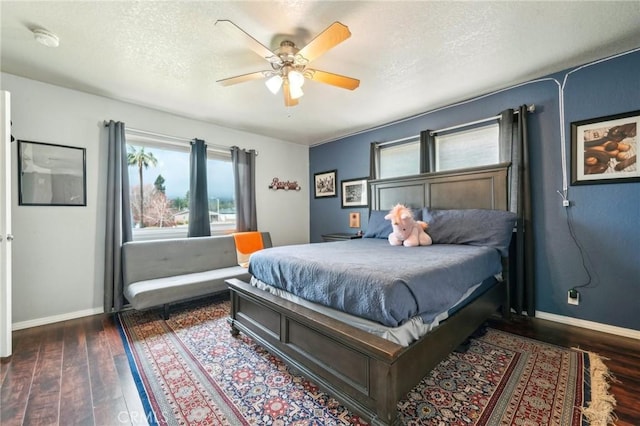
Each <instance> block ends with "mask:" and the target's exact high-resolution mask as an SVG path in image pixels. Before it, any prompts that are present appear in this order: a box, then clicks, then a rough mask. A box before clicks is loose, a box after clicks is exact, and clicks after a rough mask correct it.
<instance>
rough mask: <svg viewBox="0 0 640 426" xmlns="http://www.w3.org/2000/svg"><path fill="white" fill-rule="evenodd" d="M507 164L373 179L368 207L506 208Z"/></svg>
mask: <svg viewBox="0 0 640 426" xmlns="http://www.w3.org/2000/svg"><path fill="white" fill-rule="evenodd" d="M510 164H511V163H502V164H498V165H493V166H491V167H478V168H473V169H464V170H454V171H450V172H436V173H424V174H420V175H414V176H405V177H398V178H389V179H377V180H372V181H369V189H370V196H371V209H372V210H387V209H391V208H392V207H393V206H395V205H396V204H398V203H401V204H404V205H406V206H407V207H415V208H418V207H431V208H433V209H492V210H507V209H508V208H509V200H508V198H509V190H508V188H509V179H508V176H509V166H510Z"/></svg>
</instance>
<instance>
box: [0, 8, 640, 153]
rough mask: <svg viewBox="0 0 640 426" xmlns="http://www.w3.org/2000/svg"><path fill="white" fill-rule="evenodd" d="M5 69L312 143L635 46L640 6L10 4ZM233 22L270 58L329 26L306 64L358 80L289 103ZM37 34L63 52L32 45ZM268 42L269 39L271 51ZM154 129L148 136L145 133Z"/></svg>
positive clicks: (319, 87)
mask: <svg viewBox="0 0 640 426" xmlns="http://www.w3.org/2000/svg"><path fill="white" fill-rule="evenodd" d="M0 8H1V9H0V13H1V23H2V33H1V36H2V39H1V43H2V44H1V53H2V57H1V67H2V71H3V72H7V73H10V74H15V75H18V76H23V77H27V78H31V79H35V80H40V81H44V82H48V83H52V84H56V85H59V86H63V87H68V88H72V89H77V90H81V91H85V92H89V93H93V94H97V95H102V96H106V97H109V98H114V99H118V100H122V101H127V102H131V103H134V104H139V105H143V106H147V107H151V108H155V109H158V110H162V111H167V112H171V113H174V114H177V115H181V116H185V117H189V118H194V119H198V120H203V121H207V122H211V123H215V124H218V125H222V126H226V127H232V128H235V129H240V130H246V131H249V132H252V133H257V134H262V135H266V136H271V137H273V138H276V139H280V140H287V141H291V142H294V143H301V144H307V145H314V144H318V143H322V142H325V141H329V140H333V139H336V138H339V137H341V136H345V135H348V134H353V133H356V132H358V131H362V130H365V129H369V128H371V127H375V126H377V125H381V124H385V123H388V122H391V121H394V120H397V119H401V118H405V117H408V116H412V115H415V114H419V113H422V112H425V111H428V110H431V109H434V108H437V107H440V106H444V105H448V104H451V103H454V102H456V101H460V100H464V99H469V98H472V97H475V96H478V95H481V94H484V93H488V92H491V91H495V90H498V89H502V88H505V87H509V86H512V85H514V84H518V83H521V82H524V81H527V80H531V79H534V78H537V77H540V76H543V75H547V74H550V73H553V72H556V71H560V70H563V69H565V68H570V67H573V66H576V65H580V64H583V63H586V62H589V61H592V60H595V59H600V58H603V57H606V56H610V55H613V54H616V53H620V52H624V51H628V50H631V49H634V48H637V47H640V1H627V2H611V1H605V2H573V1H572V2H515V1H513V2H506V1H501V2H431V1H424V2H417V1H410V2H409V1H408V2H401V1H393V2H380V1H340V2H330V1H286V2H264V1H261V2H246V1H245V2H227V1H224V2H223V1H203V2H191V1H161V2H155V1H154V2H152V1H139V2H134V1H124V2H115V1H82V2H80V1H68V2H60V1H46V2H43V1H16V2H13V1H5V0H2V1H1V3H0ZM218 19H229V20H231V21H233V22H234V23H235V24H236V25H238V26H239V27H241V28H242V29H244V30H245V31H246V32H248V33H249V34H250V35H252V36H253V37H254V38H255V39H256V40H258V41H259V42H261V43H262V44H264V45H266V46H267V47H269V48H272V49H275V48H276V47H277V42H278V41H279V40H281V39H282V38H283V35H287V36H290V37H289V38H291V39H292V40H293V41H294V42H295V43H296V44H297V45H298V47H302V46H304V45H305V44H306V43H308V42H309V41H310V40H311V39H312V38H313V37H314V36H315V35H317V34H318V33H320V32H321V31H322V30H324V29H325V28H326V27H328V26H329V25H330V24H331V23H332V22H334V21H340V22H342V23H343V24H345V25H347V26H348V27H349V29H350V31H351V33H352V36H351V38H349V39H347V40H346V41H344V42H343V43H341V44H339V45H338V46H336V47H335V48H333V49H332V50H330V51H328V52H327V53H325V54H324V55H322V56H321V57H320V58H318V59H316V60H315V61H313V62H312V66H313V67H314V68H317V69H320V70H324V71H329V72H333V73H337V74H343V75H347V76H350V77H354V78H358V79H360V81H361V83H360V87H359V88H358V89H356V90H355V91H349V90H344V89H340V88H336V87H334V86H329V85H324V84H321V83H317V82H313V81H307V82H306V83H305V86H304V91H305V95H304V97H302V98H301V99H300V104H299V105H298V106H296V107H292V108H286V107H285V106H284V103H283V99H282V96H281V94H278V95H272V94H271V93H270V92H269V91H268V90H267V88H266V87H265V85H264V84H263V81H262V80H255V81H250V82H246V83H242V84H239V85H234V86H229V87H222V86H220V85H218V84H216V80H219V79H223V78H226V77H231V76H235V75H238V74H245V73H250V72H254V71H260V70H266V69H269V68H270V66H269V64H268V63H267V62H266V61H265V60H264V59H262V58H260V57H259V56H258V55H256V54H255V53H254V52H253V51H251V50H249V49H248V48H246V46H244V45H243V44H242V43H241V42H239V40H236V39H232V38H231V37H229V36H228V35H227V34H225V33H224V31H221V30H220V29H219V28H216V26H215V25H214V23H215V21H216V20H218ZM37 27H40V28H45V29H47V30H49V31H51V32H54V33H55V34H57V35H58V37H59V38H60V46H59V47H58V48H48V47H45V46H42V45H40V44H38V43H36V42H35V41H34V39H33V35H32V33H31V31H30V29H32V28H37ZM273 43H275V44H273ZM146 130H153V129H146Z"/></svg>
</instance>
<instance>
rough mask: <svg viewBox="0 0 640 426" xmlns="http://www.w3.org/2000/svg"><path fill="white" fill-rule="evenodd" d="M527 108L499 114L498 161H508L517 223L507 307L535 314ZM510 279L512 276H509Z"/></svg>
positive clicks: (511, 197) (512, 200)
mask: <svg viewBox="0 0 640 426" xmlns="http://www.w3.org/2000/svg"><path fill="white" fill-rule="evenodd" d="M527 114H528V111H527V106H526V105H523V106H521V107H520V108H519V109H518V114H517V116H516V115H515V114H514V111H513V110H512V109H508V110H506V111H503V112H502V114H501V120H500V144H501V151H502V152H503V157H502V158H501V161H511V168H512V173H511V180H510V182H509V209H510V210H511V211H512V212H514V213H516V214H517V216H518V221H517V224H516V228H517V233H516V238H515V244H512V256H511V258H512V259H513V258H514V257H515V262H513V261H512V266H513V267H512V269H511V270H513V269H514V268H515V272H516V274H515V279H511V283H510V287H511V308H512V309H514V310H515V311H516V313H518V314H521V313H523V312H526V313H527V315H529V316H534V315H535V275H534V274H535V268H534V257H533V227H532V218H531V183H530V182H531V180H530V165H529V141H528V137H527ZM512 278H513V277H512Z"/></svg>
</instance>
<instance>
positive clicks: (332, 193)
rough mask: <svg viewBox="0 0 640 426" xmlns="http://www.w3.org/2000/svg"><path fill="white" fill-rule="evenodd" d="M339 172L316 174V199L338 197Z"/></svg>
mask: <svg viewBox="0 0 640 426" xmlns="http://www.w3.org/2000/svg"><path fill="white" fill-rule="evenodd" d="M337 174H338V171H337V170H329V171H327V172H320V173H315V174H314V175H313V187H314V197H315V198H325V197H337V196H338V188H337V187H336V185H337V183H336V182H337V181H336V179H337Z"/></svg>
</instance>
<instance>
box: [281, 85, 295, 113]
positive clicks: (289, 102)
mask: <svg viewBox="0 0 640 426" xmlns="http://www.w3.org/2000/svg"><path fill="white" fill-rule="evenodd" d="M282 93H284V106H288V107H290V106H296V105H298V100H297V99H293V98H292V97H291V90H289V80H288V79H286V78H285V79H284V80H283V81H282Z"/></svg>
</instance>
